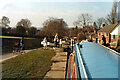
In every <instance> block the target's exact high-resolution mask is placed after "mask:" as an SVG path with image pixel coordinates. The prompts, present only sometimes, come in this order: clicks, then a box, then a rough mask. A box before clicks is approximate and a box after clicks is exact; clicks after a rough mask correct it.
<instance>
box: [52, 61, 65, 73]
mask: <svg viewBox="0 0 120 80" xmlns="http://www.w3.org/2000/svg"><path fill="white" fill-rule="evenodd" d="M51 70H52V71H65V70H66V62H56V63H53V65H52V66H51Z"/></svg>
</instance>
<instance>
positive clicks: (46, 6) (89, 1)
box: [0, 0, 113, 27]
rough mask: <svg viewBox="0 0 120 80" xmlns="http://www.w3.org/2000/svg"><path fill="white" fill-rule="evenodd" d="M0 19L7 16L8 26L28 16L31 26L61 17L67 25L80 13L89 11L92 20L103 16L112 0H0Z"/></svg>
mask: <svg viewBox="0 0 120 80" xmlns="http://www.w3.org/2000/svg"><path fill="white" fill-rule="evenodd" d="M0 3H1V5H0V19H1V18H2V16H7V17H9V19H10V21H11V24H10V26H12V27H15V25H16V24H17V22H18V21H20V20H21V19H23V18H28V19H29V20H30V21H31V22H32V25H33V26H36V27H42V23H43V22H44V21H45V20H46V19H48V17H57V18H63V19H64V20H65V21H66V22H67V24H68V25H69V26H73V22H74V21H76V20H77V17H78V15H80V14H81V13H89V14H90V15H92V16H93V20H96V19H97V18H99V17H105V16H106V15H107V14H108V13H109V12H110V11H111V8H112V4H113V0H100V1H99V2H98V0H84V2H83V0H0Z"/></svg>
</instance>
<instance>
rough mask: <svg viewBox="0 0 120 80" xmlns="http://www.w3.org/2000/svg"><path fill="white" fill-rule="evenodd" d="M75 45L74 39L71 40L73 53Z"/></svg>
mask: <svg viewBox="0 0 120 80" xmlns="http://www.w3.org/2000/svg"><path fill="white" fill-rule="evenodd" d="M74 44H75V41H74V39H71V47H72V51H73V46H74Z"/></svg>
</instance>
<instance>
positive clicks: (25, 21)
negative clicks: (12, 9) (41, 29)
mask: <svg viewBox="0 0 120 80" xmlns="http://www.w3.org/2000/svg"><path fill="white" fill-rule="evenodd" d="M31 24H32V23H31V22H30V20H29V19H21V21H19V22H18V23H17V26H23V27H25V28H29V27H31Z"/></svg>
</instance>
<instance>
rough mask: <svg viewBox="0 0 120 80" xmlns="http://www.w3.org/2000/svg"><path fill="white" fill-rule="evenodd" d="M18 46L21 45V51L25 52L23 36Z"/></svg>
mask: <svg viewBox="0 0 120 80" xmlns="http://www.w3.org/2000/svg"><path fill="white" fill-rule="evenodd" d="M20 47H21V52H22V53H25V51H24V50H25V43H24V37H22V39H21V40H20Z"/></svg>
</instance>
